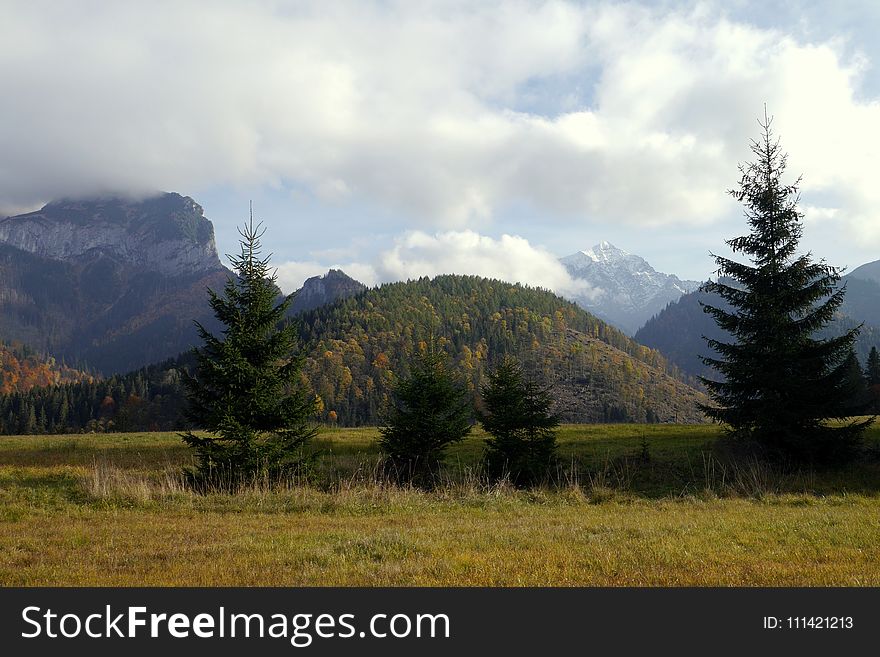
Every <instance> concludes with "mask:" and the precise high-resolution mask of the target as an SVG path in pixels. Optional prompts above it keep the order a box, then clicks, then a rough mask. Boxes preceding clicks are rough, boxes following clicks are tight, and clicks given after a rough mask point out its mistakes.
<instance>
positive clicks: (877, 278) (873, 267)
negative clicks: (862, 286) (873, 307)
mask: <svg viewBox="0 0 880 657" xmlns="http://www.w3.org/2000/svg"><path fill="white" fill-rule="evenodd" d="M846 278H849V279H858V280H860V281H873V282H875V283H878V284H880V260H875V261H874V262H869V263H866V264H864V265H862V266H861V267H856V268H855V269H853V270H852V271H851V272H850V273H849V274H847V276H846Z"/></svg>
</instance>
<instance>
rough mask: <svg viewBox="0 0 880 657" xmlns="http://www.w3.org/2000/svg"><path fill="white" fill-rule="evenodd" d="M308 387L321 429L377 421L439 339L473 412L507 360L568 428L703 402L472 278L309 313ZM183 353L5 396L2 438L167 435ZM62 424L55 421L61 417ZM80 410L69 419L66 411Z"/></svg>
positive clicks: (541, 294)
mask: <svg viewBox="0 0 880 657" xmlns="http://www.w3.org/2000/svg"><path fill="white" fill-rule="evenodd" d="M291 321H295V322H297V323H298V326H299V333H300V338H301V344H302V351H303V353H304V354H305V363H304V367H303V372H302V376H303V384H304V385H308V386H310V387H311V389H312V390H313V391H314V392H315V394H316V395H318V397H319V409H320V411H319V416H318V417H317V418H316V419H317V420H320V421H323V422H328V423H331V424H333V423H336V424H341V425H362V424H375V423H377V422H379V421H380V419H381V413H382V409H383V407H384V405H385V403H386V402H387V400H388V396H389V394H390V391H391V390H392V388H393V385H394V381H395V378H396V377H398V376H400V375H402V374H404V373H406V371H407V366H408V363H409V360H410V357H411V355H412V354H413V353H414V351H415V350H418V349H420V348H424V347H425V346H426V345H427V343H428V342H429V341H430V340H432V339H433V340H435V341H436V342H437V344H438V345H439V346H441V347H442V348H443V349H444V350H445V351H446V352H447V353H448V354H449V358H450V360H451V361H452V363H453V364H454V366H455V368H456V369H457V370H458V371H459V372H460V373H461V376H462V378H463V380H464V382H465V383H466V385H467V386H468V388H469V390H470V391H471V393H472V394H473V397H474V402H475V404H476V403H479V395H478V391H479V388H480V386H481V384H482V381H483V377H484V374H485V372H486V371H487V370H488V369H490V368H492V367H493V366H494V365H495V363H496V362H498V360H499V359H500V358H501V357H502V356H504V355H505V354H512V355H515V356H517V357H518V358H519V359H520V360H521V361H522V362H523V363H524V365H525V366H526V369H527V371H529V372H530V373H531V374H532V375H533V376H535V377H537V378H538V379H540V380H542V381H545V382H546V383H548V384H551V385H552V386H553V394H554V396H555V397H556V399H557V407H556V411H557V412H558V413H559V414H560V415H561V416H562V418H563V419H564V420H566V421H579V422H673V421H675V422H695V421H699V420H701V418H702V416H701V414H700V413H699V412H698V411H697V409H696V402H697V401H698V400H701V399H702V396H701V395H700V393H698V392H697V391H696V390H694V389H693V388H691V387H690V386H688V385H687V384H686V382H685V380H684V379H683V378H682V375H681V374H680V373H679V372H678V370H677V369H676V368H674V367H673V366H671V365H669V363H668V362H667V361H666V360H665V359H664V358H663V356H662V355H661V354H660V353H659V352H657V351H655V350H653V349H649V348H647V347H644V346H642V345H639V344H637V343H636V342H634V341H633V340H632V339H630V338H628V337H627V336H625V335H624V334H623V333H621V332H620V331H618V330H617V329H614V328H612V327H610V326H608V325H607V324H605V323H604V322H602V321H600V320H598V319H597V318H595V317H594V316H592V315H590V314H589V313H587V312H586V311H584V310H582V309H580V308H579V307H577V306H576V305H575V304H573V303H570V302H568V301H565V300H563V299H561V298H559V297H557V296H556V295H554V294H552V293H550V292H547V291H544V290H538V289H532V288H528V287H523V286H521V285H512V284H509V283H504V282H502V281H497V280H488V279H483V278H478V277H473V276H452V275H450V276H439V277H437V278H435V279H427V278H422V279H419V280H417V281H409V282H406V283H392V284H387V285H383V286H381V287H379V288H375V289H372V290H369V291H366V292H363V293H361V294H358V295H356V296H354V297H351V298H347V299H342V300H339V301H337V302H336V303H334V304H331V305H328V306H324V307H321V308H317V309H314V310H312V311H309V312H307V313H304V314H303V315H302V316H300V317H299V318H296V319H294V320H291ZM191 362H192V360H191V358H189V357H188V356H186V355H184V356H181V357H179V358H178V359H175V360H173V361H168V362H166V363H164V364H162V365H156V366H152V367H149V368H145V369H142V370H139V371H137V372H134V373H132V374H129V375H126V376H123V377H113V378H112V379H108V380H106V381H101V382H96V383H89V384H72V385H67V386H55V387H51V388H45V389H35V390H32V391H31V392H30V393H28V394H26V395H13V396H7V397H3V398H0V413H2V414H0V417H2V418H4V420H3V427H2V429H3V431H5V432H7V433H18V432H23V431H25V430H26V429H28V428H29V426H30V424H31V423H30V422H29V420H28V418H29V417H30V414H31V409H33V411H34V414H35V416H36V417H37V418H38V420H37V424H38V425H39V424H40V422H39V418H40V416H41V413H42V415H43V416H44V417H45V423H43V428H44V430H47V431H49V430H53V431H62V430H74V431H77V430H82V429H96V430H102V429H107V428H114V429H116V430H126V429H131V430H135V429H139V428H146V429H171V428H176V427H179V426H182V420H181V416H180V413H181V410H182V407H183V404H182V390H181V386H180V383H179V379H180V377H179V370H180V369H181V368H188V367H189V366H190V364H191ZM63 409H66V411H65V413H66V415H65V416H64V417H62V410H63ZM72 409H76V412H75V413H74V412H72Z"/></svg>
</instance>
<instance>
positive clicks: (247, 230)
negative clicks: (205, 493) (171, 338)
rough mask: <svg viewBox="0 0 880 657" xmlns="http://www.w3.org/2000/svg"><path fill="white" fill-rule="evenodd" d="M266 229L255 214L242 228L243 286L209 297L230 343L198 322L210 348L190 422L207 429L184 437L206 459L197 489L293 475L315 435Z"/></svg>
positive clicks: (193, 394) (189, 388)
mask: <svg viewBox="0 0 880 657" xmlns="http://www.w3.org/2000/svg"><path fill="white" fill-rule="evenodd" d="M264 232H265V229H261V226H260V225H257V226H256V227H255V226H254V223H253V215H251V219H250V222H249V223H248V224H246V225H245V226H244V227H243V228H242V229H239V234H240V235H241V240H240V244H241V253H240V254H239V255H237V256H229V259H230V262H231V263H232V266H233V269H234V270H235V272H236V273H237V274H238V276H237V279H233V278H231V277H230V278H229V279H228V280H227V282H226V285H225V286H224V289H223V295H220V294H217V293H216V292H214V291H213V290H208V294H209V297H210V305H211V308H212V309H213V310H214V314H215V315H216V317H217V319H218V320H219V321H220V322H221V323H222V324H223V325H225V327H226V328H224V329H223V335H222V337H217V336H215V335H212V334H211V333H210V332H209V331H208V330H207V329H205V327H204V326H202V325H201V324H198V323H197V328H198V332H199V336H200V337H201V339H202V341H203V342H204V346H203V347H202V348H199V349H195V350H194V353H195V357H196V371H195V375H194V376H192V375H188V374H186V373H184V385H185V388H186V393H187V403H188V407H187V417H188V419H189V420H190V421H191V422H192V423H193V424H194V425H195V426H196V427H197V428H200V429H204V430H206V431H208V432H209V435H208V436H200V435H197V434H195V433H193V432H192V431H189V432H187V433H185V434H181V437H182V438H183V440H184V441H185V442H186V443H187V444H188V445H189V446H190V447H193V448H194V449H195V451H196V454H197V456H198V469H197V470H196V471H195V472H192V473H191V475H192V476H193V478H194V480H195V483H198V484H199V485H202V486H207V487H216V486H229V487H236V486H238V485H240V484H241V483H243V482H246V481H248V480H250V479H252V478H254V477H257V476H260V477H264V476H268V477H270V478H272V479H276V478H278V477H282V476H285V475H288V474H289V473H291V472H293V471H295V470H296V469H297V468H298V467H300V466H301V465H302V463H303V459H304V457H303V448H304V447H305V445H306V444H307V442H308V441H309V440H310V439H311V438H312V437H313V436H314V435H315V433H316V430H315V429H314V427H313V426H312V424H311V419H312V416H313V415H314V410H315V397H314V395H312V394H309V393H308V392H307V390H306V389H305V388H304V387H303V385H302V383H301V380H300V369H301V365H302V359H301V357H299V356H297V355H295V354H294V348H295V333H294V328H293V327H292V326H291V325H289V324H288V325H284V326H281V325H280V323H281V321H282V320H283V319H284V314H285V311H286V310H287V308H288V307H289V306H290V303H291V301H292V295H289V296H287V297H285V298H284V299H283V300H282V301H281V302H280V303H276V299H277V296H278V291H277V287H276V285H275V280H276V277H275V273H274V272H272V271H271V270H270V267H269V257H266V258H261V257H260V251H261V244H260V238H261V237H262V235H263V234H264Z"/></svg>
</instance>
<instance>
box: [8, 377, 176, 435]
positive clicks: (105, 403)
mask: <svg viewBox="0 0 880 657" xmlns="http://www.w3.org/2000/svg"><path fill="white" fill-rule="evenodd" d="M180 366H181V364H180V363H179V362H178V361H177V360H173V361H167V362H165V363H163V364H162V365H154V366H150V367H148V368H143V369H141V370H138V371H136V372H132V373H130V374H126V375H123V376H113V377H111V378H109V379H103V380H90V381H81V382H78V383H62V384H58V385H52V386H46V387H34V388H31V389H30V390H28V391H27V392H16V393H12V394H8V395H2V396H0V432H2V433H4V434H41V433H80V432H84V431H86V432H92V431H97V432H102V431H167V430H171V429H176V428H179V427H181V426H182V425H183V406H184V398H183V390H182V387H181V384H180V372H179V369H178V367H180Z"/></svg>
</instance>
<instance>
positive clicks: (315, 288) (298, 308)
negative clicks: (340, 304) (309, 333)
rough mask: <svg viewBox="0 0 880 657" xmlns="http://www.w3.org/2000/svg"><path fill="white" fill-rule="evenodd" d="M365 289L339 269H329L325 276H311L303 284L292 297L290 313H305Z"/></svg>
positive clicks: (364, 286)
mask: <svg viewBox="0 0 880 657" xmlns="http://www.w3.org/2000/svg"><path fill="white" fill-rule="evenodd" d="M366 289H367V286H366V285H364V284H363V283H361V282H360V281H356V280H355V279H353V278H352V277H351V276H349V275H348V274H346V273H345V272H344V271H342V270H341V269H331V270H330V271H328V272H327V273H326V274H323V275H322V276H312V277H311V278H309V279H307V280H306V282H305V283H303V286H302V287H301V288H300V289H299V290H298V291H297V293H296V296H295V297H294V300H293V305H292V306H291V312H292V313H300V312H305V311H307V310H311V309H313V308H317V307H319V306H323V305H325V304H328V303H332V302H333V301H336V300H337V299H344V298H347V297H351V296H354V295H355V294H358V293H359V292H363V291H364V290H366Z"/></svg>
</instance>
